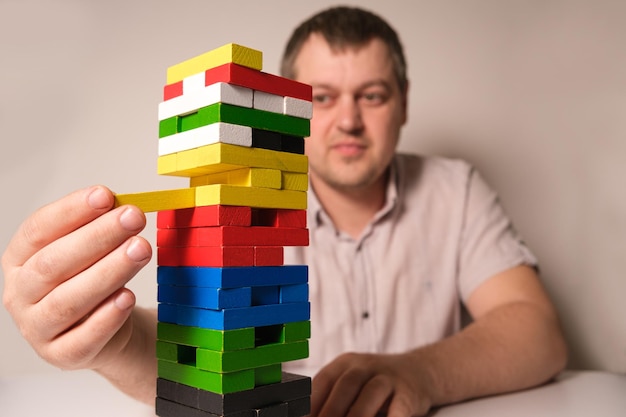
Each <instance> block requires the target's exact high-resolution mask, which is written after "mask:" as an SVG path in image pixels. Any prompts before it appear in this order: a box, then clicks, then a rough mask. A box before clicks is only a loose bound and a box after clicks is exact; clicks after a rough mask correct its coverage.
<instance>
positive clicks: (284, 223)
mask: <svg viewBox="0 0 626 417" xmlns="http://www.w3.org/2000/svg"><path fill="white" fill-rule="evenodd" d="M252 226H271V227H297V228H301V229H304V228H306V210H294V209H254V210H252Z"/></svg>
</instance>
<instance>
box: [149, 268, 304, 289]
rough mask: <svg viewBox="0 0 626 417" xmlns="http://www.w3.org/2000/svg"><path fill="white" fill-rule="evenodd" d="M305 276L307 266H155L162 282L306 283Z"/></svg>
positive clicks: (223, 284) (227, 285)
mask: <svg viewBox="0 0 626 417" xmlns="http://www.w3.org/2000/svg"><path fill="white" fill-rule="evenodd" d="M308 279H309V270H308V266H307V265H281V266H255V267H252V266H251V267H224V268H218V267H194V266H159V267H158V268H157V282H158V283H159V284H163V285H180V286H191V287H215V288H218V287H221V288H238V287H256V286H265V285H288V284H304V283H306V282H308Z"/></svg>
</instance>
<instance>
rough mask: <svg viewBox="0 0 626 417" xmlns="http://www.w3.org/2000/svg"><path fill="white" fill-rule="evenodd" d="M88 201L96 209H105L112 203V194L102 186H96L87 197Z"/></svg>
mask: <svg viewBox="0 0 626 417" xmlns="http://www.w3.org/2000/svg"><path fill="white" fill-rule="evenodd" d="M87 202H88V203H89V206H91V208H94V209H103V208H107V207H109V206H110V205H111V199H110V196H109V194H108V193H107V192H106V191H105V190H104V189H103V188H102V187H95V188H94V190H93V191H91V193H90V194H89V196H88V197H87Z"/></svg>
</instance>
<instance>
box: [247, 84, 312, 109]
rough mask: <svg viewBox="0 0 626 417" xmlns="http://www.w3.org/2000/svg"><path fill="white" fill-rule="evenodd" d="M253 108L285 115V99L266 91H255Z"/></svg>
mask: <svg viewBox="0 0 626 417" xmlns="http://www.w3.org/2000/svg"><path fill="white" fill-rule="evenodd" d="M253 91H254V93H253V100H252V107H253V108H255V109H258V110H264V111H268V112H272V113H278V114H283V111H284V107H285V98H284V97H283V96H279V95H276V94H271V93H266V92H265V91H259V90H253ZM302 101H304V100H302Z"/></svg>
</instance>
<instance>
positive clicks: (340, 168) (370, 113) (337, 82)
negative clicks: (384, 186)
mask: <svg viewBox="0 0 626 417" xmlns="http://www.w3.org/2000/svg"><path fill="white" fill-rule="evenodd" d="M295 69H296V79H297V80H298V81H300V82H303V83H306V84H310V85H311V86H312V87H313V119H312V120H311V136H310V137H309V138H307V139H306V141H305V142H306V154H307V156H308V157H309V166H310V168H311V172H310V173H311V179H312V181H313V184H314V185H315V183H316V181H318V180H321V181H324V182H325V183H326V184H327V185H329V186H331V187H333V188H337V189H344V190H358V189H366V188H367V187H368V186H370V185H372V184H374V183H376V181H377V180H380V179H381V178H382V175H383V174H384V173H385V170H386V168H387V167H388V166H389V163H390V162H391V159H392V158H393V154H394V152H395V149H396V145H397V143H398V138H399V135H400V128H401V127H402V125H403V124H404V123H405V121H406V99H405V98H406V94H405V92H402V91H400V88H399V86H398V82H397V80H396V77H395V75H394V72H393V66H392V63H391V58H390V57H389V54H388V50H387V46H386V45H385V44H384V43H383V42H382V41H381V40H379V39H373V40H372V41H370V42H369V43H368V44H366V45H365V46H363V47H361V48H359V49H358V50H356V49H354V48H351V49H346V50H344V51H336V52H335V51H333V50H332V49H331V48H330V47H329V45H328V43H327V42H326V41H325V40H324V38H323V37H322V36H320V35H317V34H313V35H311V37H309V39H308V40H307V41H306V43H305V44H304V45H303V46H302V49H301V50H300V53H299V55H298V57H297V59H296V61H295Z"/></svg>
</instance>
